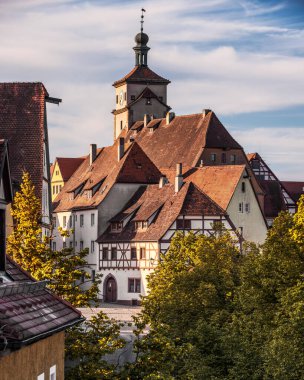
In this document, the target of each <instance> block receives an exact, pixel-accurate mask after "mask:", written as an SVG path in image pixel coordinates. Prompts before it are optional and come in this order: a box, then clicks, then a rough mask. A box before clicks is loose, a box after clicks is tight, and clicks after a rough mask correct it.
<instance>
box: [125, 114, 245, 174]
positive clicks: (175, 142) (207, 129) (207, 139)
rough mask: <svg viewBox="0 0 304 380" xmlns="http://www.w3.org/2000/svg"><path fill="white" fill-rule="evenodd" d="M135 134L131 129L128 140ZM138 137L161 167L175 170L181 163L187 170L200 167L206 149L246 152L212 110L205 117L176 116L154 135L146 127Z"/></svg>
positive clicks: (159, 127) (162, 120)
mask: <svg viewBox="0 0 304 380" xmlns="http://www.w3.org/2000/svg"><path fill="white" fill-rule="evenodd" d="M152 122H153V120H152V121H151V123H152ZM148 126H149V124H148ZM123 135H125V131H123ZM132 135H133V131H132V128H131V130H130V131H129V132H128V133H127V136H126V138H127V140H128V139H129V138H130V137H131V136H132ZM135 138H136V142H137V143H138V144H139V145H140V146H141V147H142V149H143V150H144V151H145V152H146V153H147V155H148V156H149V157H150V158H151V160H152V161H153V162H154V163H155V165H156V166H157V167H159V168H175V165H176V164H177V163H178V162H181V163H182V164H183V166H184V167H189V168H191V167H193V166H197V164H198V162H199V159H200V157H201V155H202V152H203V150H204V149H205V148H212V147H218V148H233V149H242V147H241V146H240V145H239V144H238V143H237V142H236V141H235V140H234V139H233V138H232V137H231V135H230V134H229V133H228V132H227V130H226V129H225V128H224V126H223V125H222V124H221V123H220V121H219V120H218V118H217V117H216V115H215V114H214V113H213V112H212V111H211V112H209V113H208V114H207V115H206V116H205V117H204V115H203V114H194V115H183V116H176V117H175V118H174V119H173V120H172V121H171V123H170V124H169V125H166V120H165V119H161V122H160V124H159V126H158V127H157V128H156V129H155V131H154V132H153V133H152V134H151V133H149V128H142V129H141V131H140V132H139V133H138V134H137V135H136V137H135ZM168 152H170V153H169V154H168Z"/></svg>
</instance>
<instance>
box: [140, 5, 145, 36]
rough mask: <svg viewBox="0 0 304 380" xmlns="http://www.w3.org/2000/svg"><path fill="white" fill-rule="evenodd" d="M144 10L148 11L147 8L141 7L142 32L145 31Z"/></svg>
mask: <svg viewBox="0 0 304 380" xmlns="http://www.w3.org/2000/svg"><path fill="white" fill-rule="evenodd" d="M144 12H146V10H145V9H144V8H141V20H140V23H141V27H140V31H141V33H142V32H143V31H144Z"/></svg>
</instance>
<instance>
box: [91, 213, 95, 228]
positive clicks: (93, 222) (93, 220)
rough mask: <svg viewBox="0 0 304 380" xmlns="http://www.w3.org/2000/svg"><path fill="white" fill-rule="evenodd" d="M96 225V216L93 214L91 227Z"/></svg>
mask: <svg viewBox="0 0 304 380" xmlns="http://www.w3.org/2000/svg"><path fill="white" fill-rule="evenodd" d="M94 224H95V214H91V226H94Z"/></svg>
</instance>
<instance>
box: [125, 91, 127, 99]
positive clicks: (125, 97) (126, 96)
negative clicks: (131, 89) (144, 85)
mask: <svg viewBox="0 0 304 380" xmlns="http://www.w3.org/2000/svg"><path fill="white" fill-rule="evenodd" d="M125 100H127V93H126V92H125Z"/></svg>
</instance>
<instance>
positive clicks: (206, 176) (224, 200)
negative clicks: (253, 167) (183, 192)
mask: <svg viewBox="0 0 304 380" xmlns="http://www.w3.org/2000/svg"><path fill="white" fill-rule="evenodd" d="M244 170H245V165H222V166H204V167H202V168H195V169H192V170H190V171H189V172H188V173H186V174H185V181H187V182H189V181H191V182H193V183H194V184H195V185H196V186H197V187H199V188H200V189H201V190H203V191H204V193H206V194H207V195H208V196H209V197H210V198H211V199H212V200H213V201H214V202H216V203H217V204H218V205H219V206H220V207H222V208H223V209H224V210H227V208H228V206H229V203H230V200H231V198H232V196H233V194H234V192H235V189H236V186H237V184H238V183H239V181H240V179H241V177H242V175H243V173H244Z"/></svg>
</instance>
